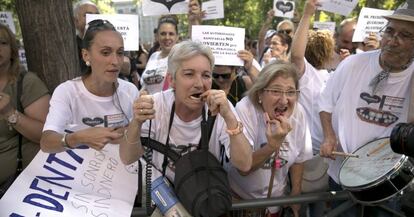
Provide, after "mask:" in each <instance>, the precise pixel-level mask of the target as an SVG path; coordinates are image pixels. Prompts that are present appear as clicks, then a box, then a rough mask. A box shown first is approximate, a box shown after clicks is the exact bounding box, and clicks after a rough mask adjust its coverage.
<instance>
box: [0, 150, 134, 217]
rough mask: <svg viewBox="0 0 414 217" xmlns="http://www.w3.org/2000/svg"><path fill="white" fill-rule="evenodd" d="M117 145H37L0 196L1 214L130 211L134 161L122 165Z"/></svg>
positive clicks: (103, 215)
mask: <svg viewBox="0 0 414 217" xmlns="http://www.w3.org/2000/svg"><path fill="white" fill-rule="evenodd" d="M118 149H119V146H118V145H113V144H108V145H106V146H105V148H104V149H103V150H102V151H96V150H94V149H90V148H89V149H73V150H68V151H66V152H61V153H58V154H48V153H44V152H42V151H39V153H38V154H37V155H36V157H35V158H34V159H33V160H32V162H31V163H30V164H29V166H28V167H27V168H26V169H25V170H24V171H23V172H22V173H21V174H20V176H19V177H18V178H17V179H16V181H15V182H14V183H13V185H12V186H11V187H10V188H9V190H8V191H7V192H6V194H5V195H4V197H3V198H2V200H0V216H14V217H18V216H19V217H20V216H40V217H56V216H60V217H73V216H83V217H94V216H100V217H130V216H131V212H132V208H133V204H134V199H135V195H136V192H137V187H138V175H137V168H138V164H136V165H131V166H129V167H128V166H125V165H123V164H122V162H121V160H120V157H119V151H118Z"/></svg>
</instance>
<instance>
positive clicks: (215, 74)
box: [212, 72, 231, 79]
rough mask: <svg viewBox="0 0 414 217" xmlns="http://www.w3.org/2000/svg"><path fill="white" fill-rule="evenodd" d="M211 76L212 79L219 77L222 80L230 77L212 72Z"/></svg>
mask: <svg viewBox="0 0 414 217" xmlns="http://www.w3.org/2000/svg"><path fill="white" fill-rule="evenodd" d="M212 75H213V78H214V79H218V78H219V77H221V78H222V79H230V77H231V73H226V74H219V73H215V72H213V74H212Z"/></svg>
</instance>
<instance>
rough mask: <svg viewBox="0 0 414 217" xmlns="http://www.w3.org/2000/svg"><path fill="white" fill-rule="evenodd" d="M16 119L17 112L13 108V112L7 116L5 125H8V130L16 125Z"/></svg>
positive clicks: (17, 116) (17, 118)
mask: <svg viewBox="0 0 414 217" xmlns="http://www.w3.org/2000/svg"><path fill="white" fill-rule="evenodd" d="M18 120H19V112H18V111H17V110H14V112H13V113H11V114H10V115H9V116H8V117H7V125H9V130H13V127H14V126H16V124H17V121H18Z"/></svg>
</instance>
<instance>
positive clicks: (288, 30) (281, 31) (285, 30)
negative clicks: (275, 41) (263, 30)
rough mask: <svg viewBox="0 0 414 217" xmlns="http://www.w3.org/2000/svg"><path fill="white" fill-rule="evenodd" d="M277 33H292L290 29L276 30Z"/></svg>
mask: <svg viewBox="0 0 414 217" xmlns="http://www.w3.org/2000/svg"><path fill="white" fill-rule="evenodd" d="M277 32H278V33H282V34H287V35H289V34H290V33H291V32H292V30H291V29H281V30H278V31H277Z"/></svg>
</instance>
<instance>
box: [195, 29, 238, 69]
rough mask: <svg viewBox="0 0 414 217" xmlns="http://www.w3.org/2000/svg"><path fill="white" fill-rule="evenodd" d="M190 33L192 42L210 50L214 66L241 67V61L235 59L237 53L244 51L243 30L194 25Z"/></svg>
mask: <svg viewBox="0 0 414 217" xmlns="http://www.w3.org/2000/svg"><path fill="white" fill-rule="evenodd" d="M191 32H192V36H191V38H192V40H193V41H199V42H201V43H203V44H205V45H208V46H209V47H210V48H211V50H212V51H213V55H214V58H215V64H216V65H227V66H243V64H244V63H243V61H242V60H241V59H240V58H239V57H237V52H238V51H239V50H244V35H245V30H244V29H243V28H235V27H226V26H208V25H195V26H193V29H192V31H191Z"/></svg>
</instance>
